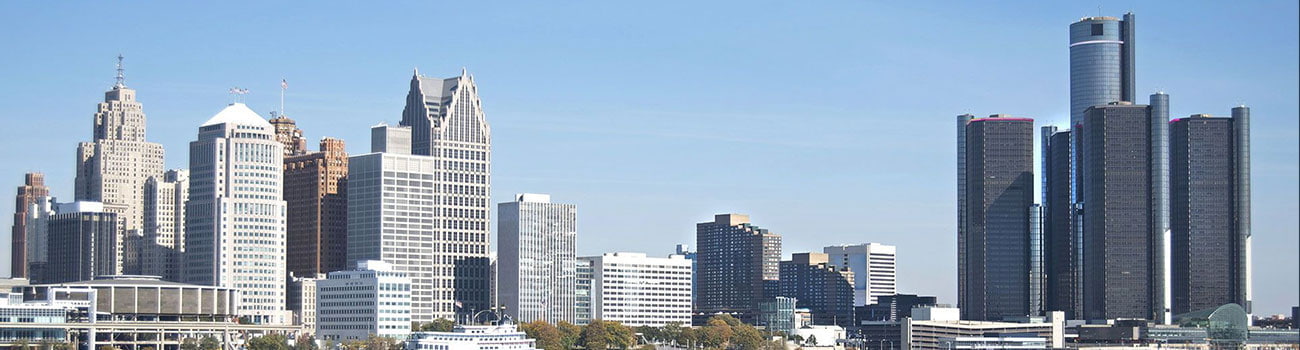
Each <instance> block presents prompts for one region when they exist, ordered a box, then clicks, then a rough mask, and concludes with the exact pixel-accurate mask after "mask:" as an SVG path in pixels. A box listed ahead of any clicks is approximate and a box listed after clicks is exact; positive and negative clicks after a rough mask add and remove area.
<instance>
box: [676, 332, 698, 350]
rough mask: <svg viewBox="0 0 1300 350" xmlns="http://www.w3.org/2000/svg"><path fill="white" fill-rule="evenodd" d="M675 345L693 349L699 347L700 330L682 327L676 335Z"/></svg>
mask: <svg viewBox="0 0 1300 350" xmlns="http://www.w3.org/2000/svg"><path fill="white" fill-rule="evenodd" d="M676 340H677V345H679V346H683V347H686V348H688V349H693V348H696V347H699V346H700V330H698V329H695V328H691V327H682V330H681V332H680V333H678V334H677V339H676Z"/></svg>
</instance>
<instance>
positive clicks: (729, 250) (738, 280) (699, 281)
mask: <svg viewBox="0 0 1300 350" xmlns="http://www.w3.org/2000/svg"><path fill="white" fill-rule="evenodd" d="M695 245H696V247H697V248H696V249H698V250H697V251H696V259H697V260H695V263H696V271H697V272H698V275H696V276H695V278H696V283H695V286H696V288H697V289H699V290H698V292H697V293H696V299H695V307H694V310H695V311H694V319H693V320H692V322H693V323H694V324H703V323H704V322H706V321H707V320H708V318H709V317H712V315H714V314H718V313H725V314H731V315H733V316H735V317H737V318H739V319H740V320H741V321H744V322H746V323H750V324H752V323H753V322H755V321H756V320H757V318H756V317H757V316H758V312H759V308H758V306H759V305H758V304H759V303H760V302H762V301H764V300H767V299H770V298H772V297H775V296H777V294H778V293H779V288H780V275H781V270H780V261H781V235H778V234H775V233H772V232H769V231H768V230H767V229H764V228H760V227H758V226H755V225H753V224H751V223H750V222H749V216H748V215H743V214H718V215H715V216H714V219H713V221H710V222H702V223H698V224H695Z"/></svg>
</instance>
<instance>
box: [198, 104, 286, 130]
mask: <svg viewBox="0 0 1300 350" xmlns="http://www.w3.org/2000/svg"><path fill="white" fill-rule="evenodd" d="M217 124H240V125H252V126H271V123H270V122H268V121H266V119H262V116H259V115H257V112H253V110H252V109H249V108H248V106H246V105H244V104H243V103H238V102H236V103H231V104H230V105H228V106H226V108H223V109H222V110H221V111H220V112H217V115H214V116H212V118H211V119H208V121H206V122H203V125H202V126H208V125H217Z"/></svg>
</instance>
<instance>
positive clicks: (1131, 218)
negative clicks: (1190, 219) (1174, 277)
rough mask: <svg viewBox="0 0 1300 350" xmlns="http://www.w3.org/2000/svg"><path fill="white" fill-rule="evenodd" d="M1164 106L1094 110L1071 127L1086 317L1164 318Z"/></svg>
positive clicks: (1114, 105) (1119, 104) (1166, 295)
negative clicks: (1081, 205) (1076, 152)
mask: <svg viewBox="0 0 1300 350" xmlns="http://www.w3.org/2000/svg"><path fill="white" fill-rule="evenodd" d="M1167 101H1168V100H1167V99H1166V100H1163V101H1162V100H1160V99H1158V98H1157V96H1156V95H1153V96H1152V102H1153V103H1155V104H1156V105H1155V106H1147V105H1134V104H1132V103H1130V102H1113V103H1111V104H1109V105H1105V106H1095V107H1092V108H1089V109H1088V112H1087V116H1086V117H1085V118H1084V121H1083V124H1082V125H1081V126H1078V127H1076V130H1074V133H1078V135H1077V137H1078V139H1079V140H1080V148H1079V156H1080V158H1079V159H1080V160H1081V162H1080V167H1082V169H1084V170H1085V172H1084V173H1083V174H1082V175H1083V176H1082V177H1080V179H1081V180H1083V181H1082V182H1080V183H1079V185H1080V186H1079V187H1080V193H1079V194H1080V197H1079V198H1080V199H1081V202H1083V203H1084V205H1085V207H1084V208H1085V209H1084V210H1085V212H1084V214H1083V222H1082V223H1083V257H1082V258H1083V263H1084V269H1083V315H1082V317H1083V318H1087V319H1114V318H1142V319H1149V320H1154V321H1157V322H1164V321H1166V320H1167V319H1168V312H1169V310H1168V309H1167V307H1166V306H1165V305H1168V300H1169V299H1168V298H1169V293H1168V290H1167V289H1166V285H1165V282H1166V281H1168V266H1169V265H1168V264H1169V261H1168V255H1167V249H1168V241H1167V237H1168V235H1169V232H1168V226H1167V225H1168V203H1169V200H1168V193H1167V192H1166V189H1167V187H1164V188H1161V186H1162V185H1161V181H1160V180H1159V179H1160V178H1162V177H1163V178H1165V179H1167V178H1168V169H1167V167H1165V166H1167V164H1168V163H1167V162H1168V158H1163V157H1162V156H1161V154H1160V153H1161V151H1162V150H1164V149H1165V148H1164V146H1162V145H1161V144H1163V143H1164V142H1163V141H1164V140H1165V137H1166V136H1167V133H1168V122H1167V120H1168V117H1167V115H1165V114H1163V113H1162V112H1161V111H1162V110H1163V111H1167V110H1168V109H1167V106H1160V107H1159V108H1158V107H1157V106H1159V105H1161V104H1163V103H1167ZM1165 113H1167V112H1165ZM1162 158H1163V160H1162ZM1161 162H1164V163H1165V165H1164V166H1161V165H1160V163H1161ZM1162 172H1163V174H1162ZM1165 185H1166V186H1167V182H1166V183H1165ZM1162 203H1163V204H1162ZM1162 206H1163V208H1162ZM1162 216H1163V218H1162Z"/></svg>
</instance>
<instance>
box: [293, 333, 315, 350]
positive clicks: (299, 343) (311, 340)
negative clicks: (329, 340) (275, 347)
mask: <svg viewBox="0 0 1300 350" xmlns="http://www.w3.org/2000/svg"><path fill="white" fill-rule="evenodd" d="M319 349H320V347H319V346H316V337H313V336H311V335H305V334H304V335H299V336H298V339H296V340H294V342H293V350H319Z"/></svg>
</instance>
